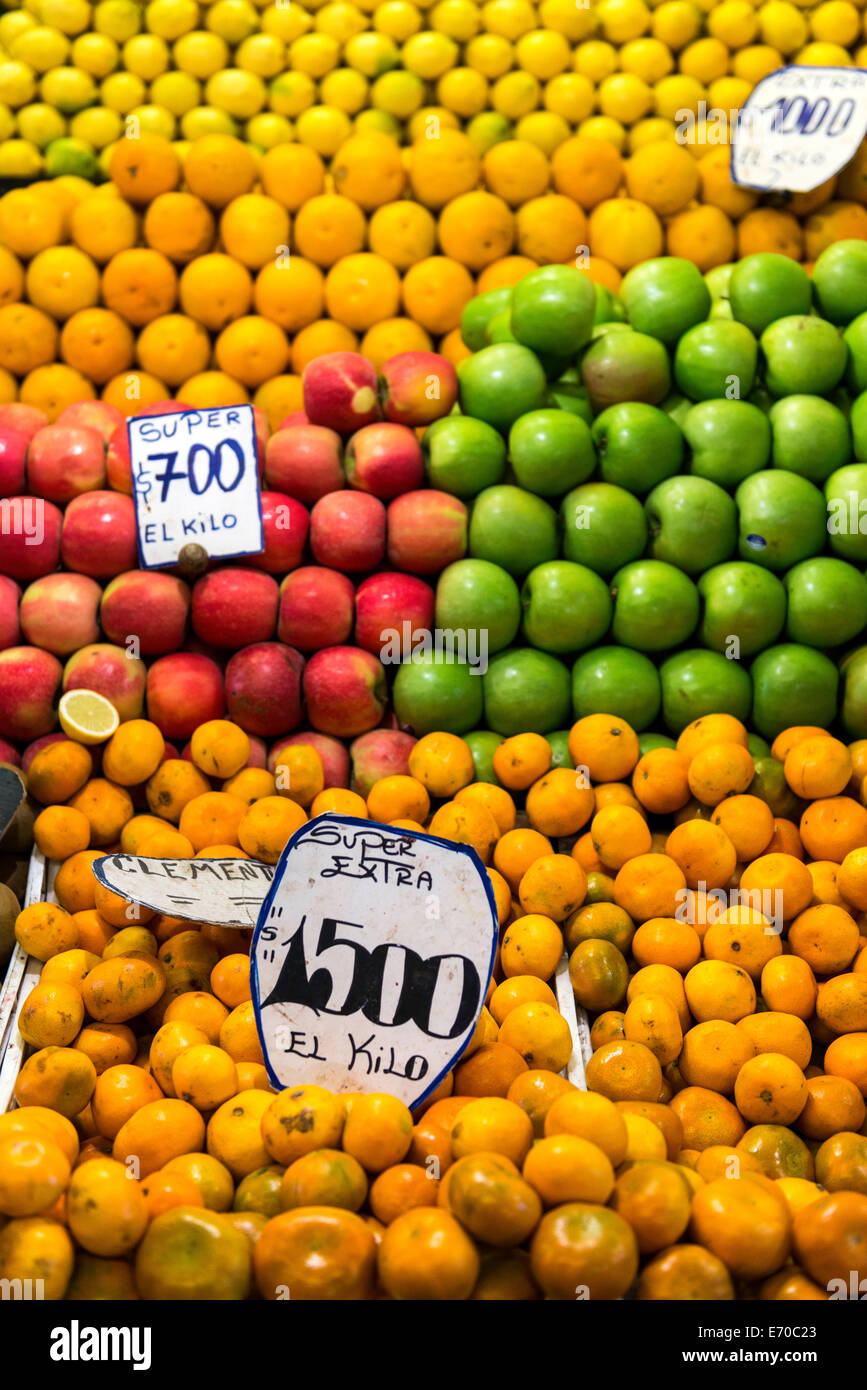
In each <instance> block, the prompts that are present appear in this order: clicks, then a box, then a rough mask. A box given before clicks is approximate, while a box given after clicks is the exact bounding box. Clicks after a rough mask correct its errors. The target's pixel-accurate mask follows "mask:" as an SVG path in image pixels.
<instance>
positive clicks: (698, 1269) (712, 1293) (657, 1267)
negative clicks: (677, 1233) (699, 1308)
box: [637, 1245, 735, 1302]
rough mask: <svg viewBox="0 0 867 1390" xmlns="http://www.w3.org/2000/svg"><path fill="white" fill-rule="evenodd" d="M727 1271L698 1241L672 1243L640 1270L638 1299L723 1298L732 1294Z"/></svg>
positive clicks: (720, 1261)
mask: <svg viewBox="0 0 867 1390" xmlns="http://www.w3.org/2000/svg"><path fill="white" fill-rule="evenodd" d="M734 1296H735V1295H734V1287H733V1285H732V1281H731V1275H730V1274H729V1272H728V1270H727V1269H726V1267H725V1265H724V1264H723V1262H722V1260H720V1259H718V1258H717V1256H716V1255H713V1254H712V1253H711V1252H710V1250H705V1249H704V1247H703V1246H701V1245H673V1246H672V1247H671V1249H669V1250H663V1251H661V1252H660V1254H658V1255H656V1256H655V1257H654V1259H652V1260H650V1261H649V1263H648V1264H646V1265H645V1266H644V1269H643V1270H642V1271H641V1275H640V1277H639V1280H638V1288H637V1297H638V1298H639V1300H641V1301H664V1302H669V1301H670V1300H672V1299H675V1300H678V1301H687V1300H689V1301H700V1302H710V1301H715V1302H724V1301H726V1300H732V1299H733V1298H734Z"/></svg>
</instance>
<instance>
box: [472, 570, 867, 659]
mask: <svg viewBox="0 0 867 1390" xmlns="http://www.w3.org/2000/svg"><path fill="white" fill-rule="evenodd" d="M464 563H466V562H464ZM865 582H867V581H865ZM521 603H522V604H523V607H524V623H523V634H524V637H525V638H526V640H527V641H528V642H529V643H530V645H531V646H533V647H541V648H542V650H543V651H546V652H578V651H583V649H584V648H585V647H590V646H592V645H593V643H594V642H598V641H600V639H601V638H602V637H604V636H605V633H606V632H607V631H608V625H609V623H610V622H611V595H610V594H609V592H608V586H607V584H606V583H605V580H604V579H600V577H599V575H598V574H594V572H593V570H591V569H588V568H587V567H586V565H576V564H575V563H574V562H573V561H572V560H549V561H548V562H547V564H544V565H537V566H536V568H535V569H532V570H530V573H529V574H528V575H527V578H526V579H525V580H524V584H523V588H522V589H521Z"/></svg>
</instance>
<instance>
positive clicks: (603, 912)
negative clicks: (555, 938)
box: [564, 902, 635, 952]
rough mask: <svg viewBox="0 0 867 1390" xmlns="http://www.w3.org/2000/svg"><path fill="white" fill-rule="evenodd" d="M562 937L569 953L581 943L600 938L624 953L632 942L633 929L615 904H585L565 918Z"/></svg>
mask: <svg viewBox="0 0 867 1390" xmlns="http://www.w3.org/2000/svg"><path fill="white" fill-rule="evenodd" d="M564 935H565V938H566V947H567V949H568V950H569V951H574V950H575V947H576V946H579V945H580V944H581V942H582V941H588V940H590V939H591V938H593V937H601V938H602V940H604V941H610V942H611V943H612V945H614V946H616V947H617V948H618V950H620V951H623V952H625V951H627V950H628V948H629V946H630V943H631V942H632V941H633V940H634V936H635V928H634V926H633V925H632V919H631V918H630V917H629V916H628V914H627V913H625V912H624V911H623V908H622V907H618V906H617V904H616V903H605V902H601V903H587V904H586V905H585V906H584V907H581V908H579V909H578V911H577V912H573V914H572V916H571V917H569V918H567V920H566V923H565V927H564Z"/></svg>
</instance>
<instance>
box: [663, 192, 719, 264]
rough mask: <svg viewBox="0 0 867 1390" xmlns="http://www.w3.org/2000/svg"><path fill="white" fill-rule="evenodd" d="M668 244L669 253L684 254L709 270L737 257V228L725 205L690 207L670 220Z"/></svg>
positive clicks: (686, 258) (686, 257) (687, 258)
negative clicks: (719, 206)
mask: <svg viewBox="0 0 867 1390" xmlns="http://www.w3.org/2000/svg"><path fill="white" fill-rule="evenodd" d="M666 243H667V250H668V253H669V255H671V256H682V257H683V258H684V259H685V260H690V261H692V262H693V263H694V264H695V265H697V266H698V268H699V270H701V271H702V272H706V271H708V270H712V269H713V267H714V266H717V265H723V264H725V263H727V262H728V261H730V260H732V259H734V251H735V229H734V227H733V226H732V224H731V221H730V219H729V218H728V217H727V216H726V214H725V213H724V212H723V211H722V209H721V208H718V207H712V206H710V205H704V206H699V207H694V208H687V209H685V210H684V211H683V212H679V213H677V214H676V216H674V217H673V218H672V219H671V221H670V222H669V224H668V228H667V234H666Z"/></svg>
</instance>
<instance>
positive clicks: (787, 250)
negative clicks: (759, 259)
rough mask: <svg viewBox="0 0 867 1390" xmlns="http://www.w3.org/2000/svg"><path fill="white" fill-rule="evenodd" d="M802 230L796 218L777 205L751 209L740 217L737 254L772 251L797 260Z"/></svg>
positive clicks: (802, 235)
mask: <svg viewBox="0 0 867 1390" xmlns="http://www.w3.org/2000/svg"><path fill="white" fill-rule="evenodd" d="M803 248H804V233H803V231H802V229H801V225H800V223H799V222H798V219H797V217H795V216H793V214H792V213H791V212H781V211H779V210H778V209H776V208H761V207H760V208H754V209H753V210H752V211H751V212H748V213H747V214H746V216H745V217H742V218H741V220H740V222H739V223H738V229H737V253H738V256H753V255H756V254H758V253H760V252H768V251H771V252H775V253H776V254H777V255H778V256H789V257H790V258H791V259H792V260H794V261H799V260H801V259H802V256H803Z"/></svg>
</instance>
